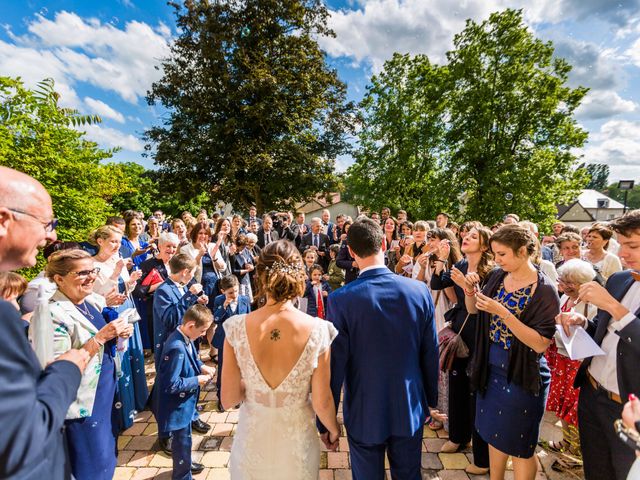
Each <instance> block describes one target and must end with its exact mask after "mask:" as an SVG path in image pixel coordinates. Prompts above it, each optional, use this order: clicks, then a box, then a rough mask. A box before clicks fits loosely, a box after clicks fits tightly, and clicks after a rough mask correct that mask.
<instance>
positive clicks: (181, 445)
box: [171, 423, 191, 480]
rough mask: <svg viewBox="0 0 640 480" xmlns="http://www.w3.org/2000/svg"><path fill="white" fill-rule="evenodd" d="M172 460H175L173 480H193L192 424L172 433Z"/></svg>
mask: <svg viewBox="0 0 640 480" xmlns="http://www.w3.org/2000/svg"><path fill="white" fill-rule="evenodd" d="M171 436H172V437H173V440H172V445H171V448H172V450H171V458H172V459H173V474H172V475H171V478H172V480H190V479H191V423H189V425H187V426H186V427H184V428H182V429H180V430H174V431H172V432H171Z"/></svg>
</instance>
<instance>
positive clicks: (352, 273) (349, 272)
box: [336, 240, 358, 285]
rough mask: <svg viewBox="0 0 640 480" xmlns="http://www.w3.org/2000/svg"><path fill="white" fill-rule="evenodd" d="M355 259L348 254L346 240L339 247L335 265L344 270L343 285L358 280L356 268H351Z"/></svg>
mask: <svg viewBox="0 0 640 480" xmlns="http://www.w3.org/2000/svg"><path fill="white" fill-rule="evenodd" d="M354 261H355V258H353V257H352V256H351V254H350V253H349V247H348V245H347V242H346V240H345V241H344V243H343V244H342V245H340V250H339V251H338V256H337V257H336V265H337V266H338V267H340V268H342V269H343V270H344V284H345V285H346V284H347V283H351V282H353V281H354V280H355V279H356V278H358V267H354V266H353V262H354Z"/></svg>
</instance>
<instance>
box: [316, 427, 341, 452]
mask: <svg viewBox="0 0 640 480" xmlns="http://www.w3.org/2000/svg"><path fill="white" fill-rule="evenodd" d="M320 440H322V443H324V446H325V447H326V448H327V450H329V451H330V452H335V451H336V450H337V449H338V440H337V439H336V440H335V442H333V443H332V442H331V439H330V438H329V432H326V433H321V434H320Z"/></svg>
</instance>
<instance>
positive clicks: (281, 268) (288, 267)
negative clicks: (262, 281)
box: [266, 260, 304, 274]
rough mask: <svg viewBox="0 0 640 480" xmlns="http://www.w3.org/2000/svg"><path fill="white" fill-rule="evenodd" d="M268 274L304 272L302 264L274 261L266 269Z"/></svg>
mask: <svg viewBox="0 0 640 480" xmlns="http://www.w3.org/2000/svg"><path fill="white" fill-rule="evenodd" d="M266 270H267V272H269V274H272V273H276V272H277V273H300V272H302V271H304V266H303V265H302V263H298V262H296V263H286V262H283V261H281V260H276V261H275V262H273V263H272V264H271V266H270V267H267V268H266Z"/></svg>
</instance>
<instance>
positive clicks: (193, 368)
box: [152, 330, 202, 432]
mask: <svg viewBox="0 0 640 480" xmlns="http://www.w3.org/2000/svg"><path fill="white" fill-rule="evenodd" d="M161 358H162V361H161V362H160V364H159V366H158V370H157V371H158V374H157V376H156V383H155V388H154V389H153V394H154V400H153V402H152V406H153V413H154V415H155V416H156V420H157V421H158V430H160V431H161V432H172V431H174V430H180V429H182V428H184V427H186V426H187V425H189V423H191V420H193V413H194V412H195V410H196V404H197V402H198V397H199V396H200V386H199V385H198V375H200V374H201V373H202V370H201V367H202V361H201V360H200V359H199V358H198V355H197V353H196V351H195V347H194V345H193V342H189V343H187V341H186V340H185V338H184V336H183V335H182V333H180V332H179V331H178V330H175V331H173V332H172V333H171V334H170V335H169V336H168V337H167V341H166V342H165V344H164V346H163V348H162V357H161Z"/></svg>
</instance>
